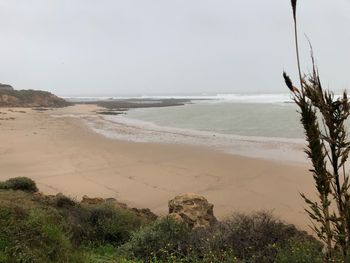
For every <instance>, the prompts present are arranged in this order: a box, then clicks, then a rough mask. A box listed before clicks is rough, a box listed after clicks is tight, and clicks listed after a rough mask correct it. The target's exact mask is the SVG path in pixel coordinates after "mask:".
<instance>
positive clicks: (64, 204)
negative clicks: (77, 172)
mask: <svg viewBox="0 0 350 263" xmlns="http://www.w3.org/2000/svg"><path fill="white" fill-rule="evenodd" d="M55 205H56V206H57V207H59V208H70V207H72V206H76V205H77V203H76V202H75V201H74V200H72V199H71V198H69V197H68V196H65V195H62V194H59V195H56V197H55Z"/></svg>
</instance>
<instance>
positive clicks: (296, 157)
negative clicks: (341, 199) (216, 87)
mask: <svg viewBox="0 0 350 263" xmlns="http://www.w3.org/2000/svg"><path fill="white" fill-rule="evenodd" d="M60 117H73V116H71V115H70V116H65V115H61V116H60ZM74 117H79V118H81V119H82V120H83V121H84V122H85V123H86V124H87V126H88V127H89V128H91V129H92V130H93V131H94V132H96V133H98V134H101V135H103V136H105V137H108V138H111V139H117V140H125V141H132V142H142V143H168V144H189V145H196V146H205V147H209V148H211V149H214V150H218V151H222V152H226V153H230V154H236V155H241V156H247V157H254V158H264V159H272V160H278V161H291V162H305V161H306V159H305V156H304V154H303V151H302V148H303V144H304V140H303V139H286V138H266V137H248V136H237V135H227V134H220V133H216V132H207V131H198V130H190V129H182V128H172V127H163V126H159V125H156V124H154V123H151V122H145V121H139V120H136V119H131V118H129V117H127V116H124V115H117V116H101V115H79V116H77V115H75V116H74Z"/></svg>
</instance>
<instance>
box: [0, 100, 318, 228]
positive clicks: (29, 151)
mask: <svg viewBox="0 0 350 263" xmlns="http://www.w3.org/2000/svg"><path fill="white" fill-rule="evenodd" d="M95 109H96V106H91V105H78V106H73V107H68V108H63V109H53V110H49V111H45V112H36V111H34V110H30V109H23V111H25V113H20V112H8V111H7V109H0V111H1V112H6V115H4V116H6V117H7V118H8V117H12V118H15V119H14V120H6V121H5V120H4V121H0V130H1V133H2V135H3V141H4V143H2V144H1V146H0V166H1V167H2V169H3V172H2V175H1V176H0V177H1V179H0V180H5V179H8V178H10V177H16V176H27V177H31V178H32V179H34V180H35V181H36V182H37V183H38V186H39V188H40V190H41V191H43V192H44V193H46V194H56V193H58V192H62V193H64V194H66V195H69V196H71V197H74V198H77V199H80V198H81V197H82V196H83V195H88V196H90V197H103V198H109V197H113V198H116V199H117V200H118V201H121V202H125V203H127V204H128V205H131V206H134V207H139V208H150V209H151V210H152V211H153V212H155V213H158V214H165V213H166V210H167V202H168V200H170V199H171V198H173V197H174V196H175V195H177V194H182V193H187V192H194V193H197V194H201V195H203V196H205V197H206V198H207V199H208V200H209V201H210V202H211V203H213V204H214V213H215V215H217V216H218V217H219V218H224V217H226V216H229V215H230V214H231V212H233V211H241V212H252V211H257V210H270V211H273V212H274V215H276V216H278V217H280V218H281V219H282V220H284V221H286V222H288V223H293V224H295V225H297V226H298V227H300V228H302V229H304V230H307V229H308V228H307V225H306V224H307V222H308V220H307V215H306V213H305V212H304V211H303V207H304V203H303V201H302V199H301V198H300V196H299V192H304V193H305V194H307V195H309V194H312V193H313V181H312V176H311V175H310V174H309V173H308V171H307V170H308V166H307V164H304V163H293V162H288V161H277V160H265V159H261V158H248V157H243V156H239V155H234V154H227V153H223V152H219V151H215V150H212V149H210V148H208V147H204V146H198V145H197V146H193V145H185V144H166V143H154V142H148V143H147V142H138V143H137V142H130V141H121V140H116V139H110V138H106V137H104V136H101V135H100V134H97V133H94V132H92V131H91V130H90V129H89V128H88V127H86V124H84V123H83V122H82V121H77V119H73V118H66V117H62V118H54V117H51V115H65V114H73V115H74V114H91V113H92V111H93V110H95ZM16 111H17V110H16ZM18 111H20V110H19V109H18ZM311 197H313V196H312V195H311Z"/></svg>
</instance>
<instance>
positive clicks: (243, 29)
mask: <svg viewBox="0 0 350 263" xmlns="http://www.w3.org/2000/svg"><path fill="white" fill-rule="evenodd" d="M298 11H299V12H298V16H299V19H300V27H299V28H300V33H301V37H302V41H301V46H302V47H303V60H304V63H303V64H304V66H303V67H304V69H305V70H307V69H308V68H309V67H308V62H309V61H308V46H307V43H306V41H305V39H304V38H303V33H307V35H308V36H309V38H310V39H311V41H312V42H313V45H314V50H315V54H316V56H317V61H318V64H319V67H320V72H321V76H322V79H323V82H324V85H325V86H329V87H331V88H332V89H335V90H341V89H345V88H348V89H349V88H350V30H349V26H350V1H349V0H332V1H329V0H299V10H298ZM291 22H292V17H291V10H290V1H289V0H0V36H1V38H0V61H1V63H0V83H1V82H2V83H9V84H12V85H13V86H14V87H15V88H18V89H29V88H31V89H44V90H49V91H51V92H54V93H57V94H59V95H93V94H96V95H112V94H114V95H118V94H155V93H156V94H176V93H205V92H206V93H222V92H225V93H250V92H277V93H281V92H282V93H283V92H285V91H286V90H285V87H284V85H283V80H282V77H281V73H282V71H283V69H285V70H287V71H288V72H289V73H290V74H291V75H292V76H293V77H296V70H295V67H296V65H295V58H294V47H293V38H292V37H293V35H292V24H291Z"/></svg>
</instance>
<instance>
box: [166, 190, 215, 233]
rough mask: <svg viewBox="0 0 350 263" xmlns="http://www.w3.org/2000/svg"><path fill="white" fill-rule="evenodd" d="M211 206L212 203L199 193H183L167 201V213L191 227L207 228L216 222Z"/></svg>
mask: <svg viewBox="0 0 350 263" xmlns="http://www.w3.org/2000/svg"><path fill="white" fill-rule="evenodd" d="M213 207H214V205H213V204H210V203H209V202H208V200H207V199H206V198H204V197H203V196H201V195H197V194H183V195H178V196H176V197H175V198H174V199H172V200H170V201H169V215H170V216H172V217H173V218H175V219H176V220H179V221H181V222H183V223H185V224H186V225H187V226H188V227H189V228H191V229H195V228H207V227H210V226H213V225H214V224H215V223H216V222H217V219H216V218H215V216H214V212H213Z"/></svg>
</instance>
